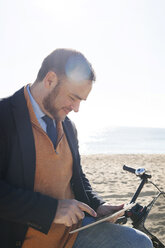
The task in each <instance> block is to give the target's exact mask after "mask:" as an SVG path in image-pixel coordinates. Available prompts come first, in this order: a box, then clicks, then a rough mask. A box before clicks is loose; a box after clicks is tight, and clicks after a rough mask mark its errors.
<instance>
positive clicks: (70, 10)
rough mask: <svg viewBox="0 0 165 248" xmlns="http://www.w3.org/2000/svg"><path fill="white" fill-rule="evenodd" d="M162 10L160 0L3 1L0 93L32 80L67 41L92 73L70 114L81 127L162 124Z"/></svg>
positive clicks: (164, 125)
mask: <svg viewBox="0 0 165 248" xmlns="http://www.w3.org/2000/svg"><path fill="white" fill-rule="evenodd" d="M164 13H165V1H164V0H115V1H114V0H102V1H100V0H69V1H68V0H60V1H59V0H46V1H44V0H28V1H27V0H15V1H13V0H1V1H0V33H1V36H0V37H1V38H0V79H1V80H0V98H2V97H6V96H8V95H11V94H13V93H14V92H15V91H16V90H18V89H19V88H21V87H22V86H24V85H26V84H28V83H33V82H34V80H35V78H36V75H37V73H38V70H39V68H40V65H41V63H42V61H43V59H44V58H45V57H46V56H47V55H48V54H49V53H50V52H52V51H53V50H55V49H56V48H73V49H76V50H79V51H80V52H82V53H83V54H84V55H85V56H86V57H87V59H88V60H89V61H90V62H91V63H92V65H93V68H94V69H95V72H96V77H97V80H96V82H95V83H94V85H93V90H92V92H91V94H90V96H89V97H88V99H87V101H86V102H83V103H82V104H81V107H80V112H79V113H73V114H70V117H71V118H72V119H73V120H74V121H75V123H76V125H77V126H78V128H79V129H80V130H85V129H86V128H88V129H89V130H93V129H96V128H98V129H99V128H104V127H111V126H112V127H114V126H135V127H160V128H165V116H164V115H165V114H164V112H165V110H164V109H165V45H164V44H165V14H164ZM82 134H83V132H82Z"/></svg>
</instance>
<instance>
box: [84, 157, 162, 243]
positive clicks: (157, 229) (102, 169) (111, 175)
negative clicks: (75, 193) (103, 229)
mask: <svg viewBox="0 0 165 248" xmlns="http://www.w3.org/2000/svg"><path fill="white" fill-rule="evenodd" d="M81 160H82V167H83V171H84V172H85V174H86V176H87V178H88V179H89V181H90V183H91V185H92V188H93V190H95V191H96V192H97V193H98V194H99V195H100V196H101V197H102V198H103V199H104V200H105V201H108V202H109V203H111V204H113V205H116V204H117V205H118V204H122V203H129V202H130V200H131V198H132V196H133V194H134V192H135V190H136V189H137V187H138V185H139V183H140V179H139V178H138V177H136V176H135V175H134V174H131V173H129V172H126V171H124V170H123V169H122V168H123V165H124V164H125V165H127V166H129V167H133V168H135V169H137V168H145V169H146V170H147V173H148V174H149V173H150V174H151V175H152V178H151V180H152V181H153V182H154V183H155V184H157V185H158V186H159V187H160V188H161V190H163V191H165V183H164V182H165V154H136V155H135V154H113V155H101V154H99V155H82V156H81ZM157 192H158V191H157V190H156V189H155V188H154V186H153V185H151V184H150V183H148V184H146V185H145V186H144V188H143V190H142V192H141V194H140V196H139V198H138V200H137V202H138V203H139V204H141V205H143V206H144V205H146V204H148V203H149V202H150V201H151V200H152V199H153V197H154V196H155V195H156V193H157ZM155 205H156V206H155V207H154V208H153V210H154V211H155V210H156V211H155V212H153V211H151V214H150V216H151V217H150V218H148V221H147V224H146V225H147V226H149V225H150V226H151V228H152V231H153V233H154V234H155V235H156V236H158V237H159V238H160V239H161V240H162V241H163V242H164V243H165V198H164V197H160V200H159V201H158V202H157V203H156V204H155ZM127 225H130V223H128V224H127Z"/></svg>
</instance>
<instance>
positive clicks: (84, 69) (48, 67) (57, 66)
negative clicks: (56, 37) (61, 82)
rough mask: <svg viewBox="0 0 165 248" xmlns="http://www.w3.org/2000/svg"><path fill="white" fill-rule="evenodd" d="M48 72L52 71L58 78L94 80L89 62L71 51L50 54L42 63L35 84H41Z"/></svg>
mask: <svg viewBox="0 0 165 248" xmlns="http://www.w3.org/2000/svg"><path fill="white" fill-rule="evenodd" d="M49 71H54V72H55V73H56V74H57V76H58V77H61V76H64V77H66V78H68V77H71V78H72V77H78V78H79V79H84V80H90V81H95V80H96V76H95V72H94V70H93V68H92V65H91V64H90V63H89V61H88V60H87V59H86V58H85V56H84V55H83V54H82V53H80V52H78V51H76V50H72V49H64V48H63V49H56V50H54V51H53V52H52V53H50V54H49V55H48V56H47V57H46V58H45V59H44V61H43V62H42V65H41V68H40V70H39V72H38V75H37V79H36V82H41V81H42V80H43V79H44V77H45V76H46V74H47V73H48V72H49Z"/></svg>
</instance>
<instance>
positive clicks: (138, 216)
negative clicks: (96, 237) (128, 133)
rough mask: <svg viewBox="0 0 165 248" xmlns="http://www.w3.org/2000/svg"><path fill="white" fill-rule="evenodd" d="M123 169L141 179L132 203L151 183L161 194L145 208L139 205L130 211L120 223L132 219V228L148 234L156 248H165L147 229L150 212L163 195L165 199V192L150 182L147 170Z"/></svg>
mask: <svg viewBox="0 0 165 248" xmlns="http://www.w3.org/2000/svg"><path fill="white" fill-rule="evenodd" d="M123 169H124V170H126V171H129V172H131V173H134V174H136V176H138V177H140V178H141V183H140V185H139V186H138V188H137V190H136V192H135V194H134V195H133V197H132V199H131V201H130V203H135V202H136V200H137V198H138V196H139V194H140V192H141V190H142V189H143V187H144V185H145V184H146V183H151V184H152V185H154V186H155V187H156V188H157V190H158V191H159V193H158V194H157V195H156V196H155V197H154V199H153V200H152V201H151V202H150V203H149V204H148V205H147V206H145V207H143V206H141V205H139V204H138V203H137V204H136V205H135V206H134V207H133V208H132V209H130V210H129V211H126V213H125V216H124V217H123V218H122V217H121V218H120V219H119V221H118V223H122V224H125V223H126V222H127V219H128V218H130V219H131V220H132V226H133V227H134V228H136V229H138V230H140V231H142V232H144V233H146V234H147V235H149V236H150V238H151V240H152V243H153V246H154V247H155V248H165V245H164V244H163V243H162V242H161V241H160V240H159V239H158V238H157V237H156V236H155V235H153V234H152V233H151V232H149V231H148V230H147V228H146V227H145V221H146V219H147V217H148V214H149V212H150V211H151V209H152V207H153V206H154V204H155V202H156V201H157V199H158V198H159V197H160V196H161V195H163V196H164V197H165V192H163V191H161V190H160V189H159V188H158V187H157V185H155V184H154V183H153V182H152V181H148V179H149V178H151V175H148V174H146V173H145V169H143V168H140V169H137V170H135V169H133V168H130V167H128V166H125V165H124V166H123Z"/></svg>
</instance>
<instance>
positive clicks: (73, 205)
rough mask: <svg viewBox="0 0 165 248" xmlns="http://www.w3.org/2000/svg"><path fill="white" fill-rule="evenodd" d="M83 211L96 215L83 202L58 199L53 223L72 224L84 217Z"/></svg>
mask: <svg viewBox="0 0 165 248" xmlns="http://www.w3.org/2000/svg"><path fill="white" fill-rule="evenodd" d="M84 211H85V212H87V213H88V214H90V215H92V216H93V217H96V216H97V214H96V212H95V211H94V210H93V209H92V208H91V207H89V206H88V205H87V204H85V203H83V202H79V201H77V200H74V199H73V200H58V207H57V211H56V216H55V219H54V223H56V224H64V225H65V226H68V227H69V226H72V225H73V224H76V223H78V221H79V220H81V219H83V218H84V217H85V214H84Z"/></svg>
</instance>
